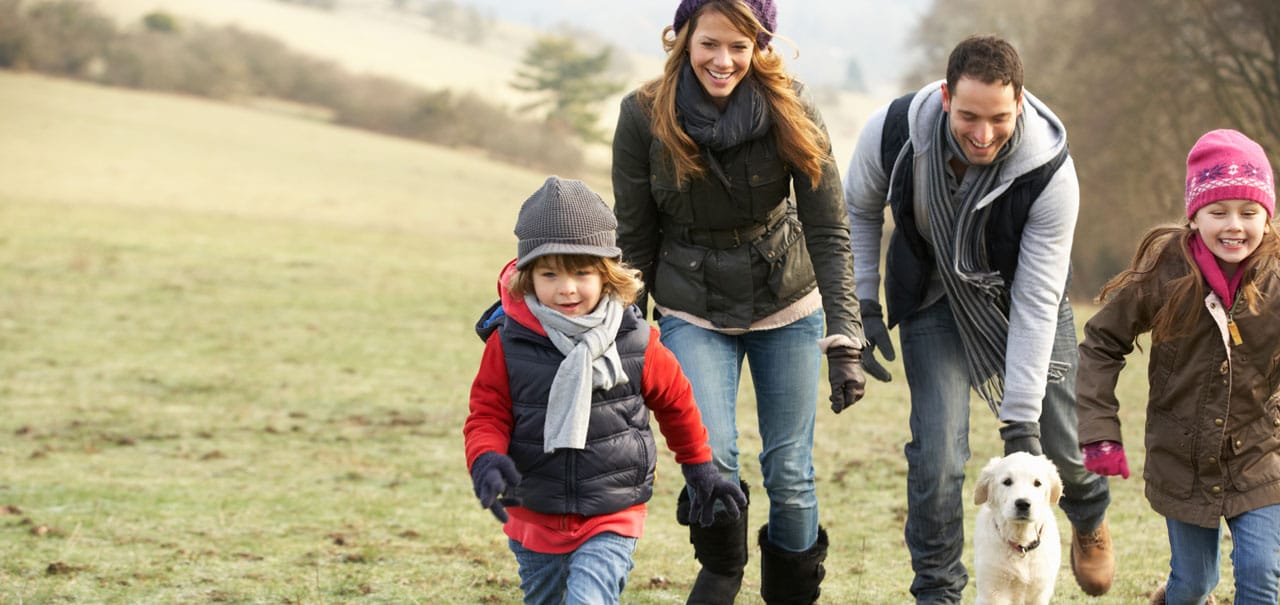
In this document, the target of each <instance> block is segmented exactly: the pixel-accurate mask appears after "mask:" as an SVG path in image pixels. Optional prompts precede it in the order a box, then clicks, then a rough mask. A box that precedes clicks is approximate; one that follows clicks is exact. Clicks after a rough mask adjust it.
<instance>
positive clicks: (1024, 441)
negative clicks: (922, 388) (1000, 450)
mask: <svg viewBox="0 0 1280 605" xmlns="http://www.w3.org/2000/svg"><path fill="white" fill-rule="evenodd" d="M1000 438H1001V439H1004V455H1006V456H1008V455H1009V454H1012V453H1014V452H1026V453H1028V454H1031V455H1032V456H1043V455H1044V450H1042V449H1040V423H1039V422H1006V423H1005V424H1004V426H1002V427H1000Z"/></svg>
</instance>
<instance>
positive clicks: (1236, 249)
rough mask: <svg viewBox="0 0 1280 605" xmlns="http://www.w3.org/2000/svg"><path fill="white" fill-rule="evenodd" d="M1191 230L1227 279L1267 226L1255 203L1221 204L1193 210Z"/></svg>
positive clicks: (1246, 201)
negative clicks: (1196, 233)
mask: <svg viewBox="0 0 1280 605" xmlns="http://www.w3.org/2000/svg"><path fill="white" fill-rule="evenodd" d="M1191 228H1192V229H1195V230H1196V231H1197V232H1198V233H1199V234H1200V239H1202V240H1204V243H1205V246H1206V247H1208V248H1209V251H1210V252H1212V253H1213V255H1214V257H1216V258H1217V260H1218V266H1219V267H1221V268H1222V272H1223V273H1224V274H1225V275H1227V276H1228V277H1229V276H1232V275H1235V272H1236V269H1237V268H1238V267H1239V266H1240V263H1242V262H1244V260H1245V259H1246V258H1249V255H1250V254H1253V251H1254V250H1257V249H1258V246H1259V245H1260V244H1261V243H1262V236H1263V235H1265V234H1266V233H1267V231H1268V230H1270V229H1271V224H1270V223H1268V222H1267V211H1266V209H1265V208H1263V207H1262V204H1259V203H1258V202H1255V201H1252V200H1222V201H1218V202H1214V203H1212V204H1208V205H1206V206H1204V207H1203V208H1200V209H1199V210H1197V211H1196V214H1195V216H1193V217H1191Z"/></svg>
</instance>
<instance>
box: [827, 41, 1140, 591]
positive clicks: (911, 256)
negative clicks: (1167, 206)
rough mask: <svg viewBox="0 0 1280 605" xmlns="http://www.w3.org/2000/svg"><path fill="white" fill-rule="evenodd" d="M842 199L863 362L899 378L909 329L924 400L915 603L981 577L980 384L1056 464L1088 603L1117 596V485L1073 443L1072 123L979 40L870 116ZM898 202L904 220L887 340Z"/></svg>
mask: <svg viewBox="0 0 1280 605" xmlns="http://www.w3.org/2000/svg"><path fill="white" fill-rule="evenodd" d="M845 203H846V205H847V206H848V211H849V219H850V223H851V225H850V226H851V230H852V238H853V243H852V248H853V252H854V255H853V257H854V259H855V266H854V274H855V276H856V278H857V293H858V298H859V299H861V300H862V320H863V325H864V326H865V332H866V338H867V340H868V345H867V348H866V349H864V355H863V364H864V366H865V368H866V370H867V373H869V374H871V375H872V376H875V377H876V378H878V379H880V380H882V381H888V380H890V379H891V376H890V375H889V373H888V372H887V371H886V370H885V369H884V367H883V366H881V365H880V364H879V362H878V361H877V360H876V358H875V351H876V350H877V349H878V350H879V351H880V352H881V353H882V354H883V355H884V356H885V358H887V359H893V358H894V350H893V345H892V344H891V343H890V342H889V334H888V328H892V327H894V326H895V325H896V326H898V327H899V330H900V332H899V338H900V341H901V345H902V354H903V367H904V369H905V370H906V374H907V384H908V387H909V388H910V390H911V417H910V425H911V442H910V443H908V444H907V446H906V448H905V450H906V456H907V465H908V470H907V506H908V512H907V525H906V542H907V548H908V550H909V551H910V552H911V565H912V569H914V571H915V579H914V581H913V582H912V584H911V593H912V594H913V595H915V597H916V602H917V603H959V602H960V595H961V592H962V591H963V589H964V586H965V584H966V583H967V582H968V572H967V571H966V570H965V567H964V565H963V564H962V563H961V560H960V559H961V553H962V551H963V548H964V510H963V506H964V504H963V499H962V496H961V489H962V487H963V484H964V464H965V461H966V460H967V459H968V458H969V439H968V434H969V389H970V387H972V388H973V389H975V390H976V391H977V392H978V394H979V395H981V396H982V397H983V398H984V399H985V400H986V401H987V402H988V404H989V405H990V406H991V409H992V410H993V411H995V412H996V414H997V415H998V417H999V419H1000V420H1001V422H1002V423H1003V424H1002V426H1001V427H1000V435H1001V437H1002V438H1003V439H1004V444H1005V446H1004V449H1005V453H1006V454H1008V453H1011V452H1014V451H1028V452H1031V453H1033V454H1040V453H1042V452H1043V453H1044V454H1046V455H1047V456H1048V457H1049V458H1050V459H1051V460H1053V462H1054V463H1055V464H1056V465H1057V467H1058V470H1059V472H1060V473H1061V475H1062V479H1063V482H1064V484H1065V486H1066V489H1065V491H1064V494H1063V497H1062V500H1061V503H1062V508H1063V510H1064V511H1065V512H1066V515H1067V518H1068V519H1069V520H1070V521H1071V525H1072V529H1073V531H1072V539H1071V567H1072V571H1073V572H1074V573H1075V576H1076V580H1077V582H1078V583H1079V584H1080V586H1081V588H1082V589H1083V590H1084V591H1085V592H1086V593H1087V594H1090V595H1093V596H1098V595H1101V594H1104V593H1105V592H1106V591H1107V590H1108V589H1109V588H1110V587H1111V580H1112V577H1113V575H1114V572H1115V558H1114V554H1113V553H1112V550H1111V538H1110V534H1109V533H1108V530H1107V524H1106V519H1105V513H1106V508H1107V505H1108V504H1109V503H1110V500H1111V498H1110V491H1109V489H1108V486H1107V483H1106V480H1105V479H1103V478H1102V477H1099V476H1097V475H1094V474H1092V473H1089V472H1088V471H1086V470H1084V467H1083V466H1082V463H1081V455H1080V450H1079V449H1078V448H1079V445H1078V443H1077V442H1076V414H1075V393H1074V390H1075V373H1076V365H1077V351H1076V335H1075V334H1076V333H1075V323H1074V319H1073V317H1072V313H1071V307H1070V305H1069V304H1068V301H1067V297H1066V288H1067V280H1068V275H1069V265H1070V256H1071V238H1072V232H1073V231H1074V229H1075V222H1076V215H1077V213H1078V210H1079V204H1080V195H1079V185H1078V183H1077V182H1076V172H1075V166H1074V164H1073V163H1072V161H1071V157H1070V156H1069V154H1068V153H1067V138H1066V130H1065V129H1064V127H1063V125H1062V123H1061V122H1060V121H1059V120H1058V118H1057V116H1055V115H1054V114H1053V112H1051V111H1050V110H1049V108H1048V107H1046V106H1045V105H1044V104H1043V103H1041V102H1040V101H1039V100H1038V99H1036V98H1035V97H1034V96H1032V95H1031V94H1030V93H1028V92H1025V91H1023V90H1022V61H1021V59H1020V58H1019V57H1018V53H1017V51H1016V50H1014V48H1013V47H1012V46H1011V45H1010V44H1009V43H1008V42H1006V41H1004V40H1002V39H1000V38H997V37H994V36H974V37H970V38H967V39H965V40H964V41H962V42H961V43H960V44H959V45H958V46H956V48H955V49H954V50H953V51H952V53H951V57H950V59H949V60H948V65H947V78H946V80H945V81H942V82H934V83H932V84H929V85H928V86H925V87H924V88H922V89H920V90H919V91H918V92H916V93H913V94H910V95H906V96H904V97H902V98H901V99H899V100H898V101H895V102H894V103H892V104H890V105H889V106H886V107H884V108H881V109H880V110H879V111H877V112H876V113H875V114H874V115H872V116H871V118H870V119H869V120H868V122H867V125H866V126H865V127H864V129H863V132H862V135H861V137H860V138H859V140H858V144H857V148H856V150H855V151H854V155H853V159H852V160H851V161H850V163H849V169H848V171H847V172H846V176H845ZM886 205H888V206H889V207H890V209H891V212H892V214H893V219H894V230H893V234H892V236H891V238H890V240H889V245H888V254H887V257H886V260H885V305H884V308H885V309H886V310H887V312H888V326H887V327H886V325H885V320H884V318H883V313H882V310H881V305H880V303H879V288H880V242H881V231H882V229H883V226H884V207H885V206H886ZM1042 448H1043V450H1042ZM1046 539H1048V537H1047V536H1046Z"/></svg>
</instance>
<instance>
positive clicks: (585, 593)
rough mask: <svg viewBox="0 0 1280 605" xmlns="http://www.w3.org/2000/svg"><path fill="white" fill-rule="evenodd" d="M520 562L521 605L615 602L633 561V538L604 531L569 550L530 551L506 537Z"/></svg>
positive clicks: (586, 604)
mask: <svg viewBox="0 0 1280 605" xmlns="http://www.w3.org/2000/svg"><path fill="white" fill-rule="evenodd" d="M507 546H509V547H510V548H511V552H513V553H515V555H516V563H518V564H519V565H520V589H521V590H523V591H524V602H525V605H559V604H560V603H565V604H567V605H578V604H582V605H595V604H605V603H617V602H618V597H619V596H620V595H621V594H622V589H624V588H626V586H627V575H628V574H630V573H631V568H633V567H635V563H634V562H632V560H631V555H632V553H634V552H635V550H636V539H635V538H628V537H625V536H620V535H618V534H615V533H612V532H604V533H601V534H597V535H595V536H592V537H591V538H590V539H588V540H587V541H586V542H584V543H583V544H582V546H579V547H578V548H577V550H574V551H573V552H567V553H564V554H561V555H552V554H545V553H540V552H534V551H532V550H529V549H527V548H525V547H524V546H523V545H521V544H520V543H519V542H516V541H515V540H511V539H508V540H507Z"/></svg>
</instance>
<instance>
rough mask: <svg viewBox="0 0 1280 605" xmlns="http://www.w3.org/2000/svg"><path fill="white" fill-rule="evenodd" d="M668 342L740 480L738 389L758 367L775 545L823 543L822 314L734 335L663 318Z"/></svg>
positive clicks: (715, 442) (720, 453) (725, 466)
mask: <svg viewBox="0 0 1280 605" xmlns="http://www.w3.org/2000/svg"><path fill="white" fill-rule="evenodd" d="M658 326H659V327H660V328H661V330H662V344H664V345H666V346H667V348H668V349H671V352H672V353H674V354H675V356H676V359H677V360H679V361H680V367H681V368H682V369H683V370H684V373H685V375H686V376H688V377H689V382H690V383H691V384H692V385H693V395H694V398H696V399H697V401H698V409H699V410H700V411H701V412H702V422H703V424H705V425H706V426H707V433H708V434H709V436H710V440H711V451H712V456H713V459H714V461H715V463H716V467H717V468H718V469H720V472H721V474H722V475H723V476H724V477H725V478H726V479H728V480H729V481H733V482H737V481H738V470H739V467H738V426H737V406H738V383H739V380H740V378H741V374H742V360H743V359H744V358H745V359H746V360H747V366H748V367H749V368H750V369H751V381H752V384H754V385H755V394H756V413H757V415H758V423H759V428H760V438H761V440H762V441H763V449H762V451H761V452H760V471H761V474H763V475H764V488H765V490H766V491H767V492H768V494H769V536H768V538H769V542H770V543H771V544H773V545H774V546H777V547H778V548H781V549H784V550H789V551H793V552H801V551H805V550H808V549H809V548H810V547H812V546H813V544H814V542H816V541H817V539H818V496H817V494H816V493H815V491H814V482H813V424H814V418H815V417H816V415H817V400H818V380H819V373H820V370H821V366H822V354H821V352H820V351H819V350H818V340H819V339H821V338H822V334H823V314H822V311H821V310H818V311H815V312H814V313H813V314H811V315H809V316H808V317H805V318H803V319H800V320H798V321H796V322H793V323H791V324H789V325H786V326H783V327H780V328H775V329H772V330H760V331H755V332H746V333H744V334H737V335H726V334H721V333H719V332H716V331H714V330H706V329H703V328H699V327H698V326H695V325H693V324H690V323H688V322H686V321H684V320H681V319H678V318H675V317H669V316H664V317H662V318H660V319H659V320H658Z"/></svg>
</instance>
